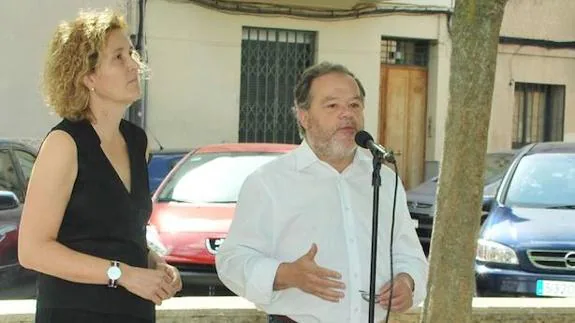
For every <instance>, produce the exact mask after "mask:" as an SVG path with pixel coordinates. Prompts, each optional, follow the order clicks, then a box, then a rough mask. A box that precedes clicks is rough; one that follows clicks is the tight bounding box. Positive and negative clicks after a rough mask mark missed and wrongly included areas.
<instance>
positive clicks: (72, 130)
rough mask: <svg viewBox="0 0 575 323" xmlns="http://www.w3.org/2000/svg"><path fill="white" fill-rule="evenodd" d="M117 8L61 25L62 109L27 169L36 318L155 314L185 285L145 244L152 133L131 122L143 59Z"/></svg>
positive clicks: (57, 56) (23, 244)
mask: <svg viewBox="0 0 575 323" xmlns="http://www.w3.org/2000/svg"><path fill="white" fill-rule="evenodd" d="M126 32H127V26H126V23H125V22H124V20H123V18H122V17H121V16H119V15H118V14H116V13H114V12H112V11H109V10H105V11H91V12H84V13H81V14H80V15H79V16H78V18H76V19H75V20H74V21H71V22H64V23H62V24H60V25H59V26H58V28H57V31H56V33H55V34H54V37H53V39H52V41H51V43H50V48H49V52H48V57H47V61H46V65H45V71H44V80H43V86H44V95H45V98H46V101H47V103H48V105H49V106H51V107H52V108H53V109H54V111H55V112H56V113H57V114H58V115H59V116H60V117H61V118H62V121H61V122H60V123H59V124H58V125H56V126H55V127H54V128H53V129H52V130H51V131H50V132H49V133H48V135H47V136H46V138H45V140H44V142H43V143H42V146H41V148H40V151H39V154H38V158H37V160H36V163H35V165H34V169H33V171H32V176H31V178H30V182H29V187H28V192H27V198H26V203H25V205H24V210H23V214H22V220H21V226H20V234H19V235H20V236H19V251H18V252H19V258H20V263H21V264H22V265H23V266H24V267H26V268H30V269H33V270H35V271H37V272H39V277H38V295H37V311H36V322H38V323H43V322H82V323H89V322H109V323H113V322H122V323H125V322H155V304H160V303H161V302H162V300H165V299H167V298H170V297H172V296H173V295H174V294H175V293H176V292H177V291H178V290H180V289H181V279H180V276H179V273H178V271H177V270H176V269H175V268H174V267H172V266H169V265H167V264H166V263H165V262H164V261H163V260H162V259H161V257H159V256H158V255H157V254H155V253H154V252H152V251H149V250H148V248H147V244H146V224H147V222H148V219H149V216H150V212H151V201H150V198H149V189H148V173H147V167H146V166H147V165H146V159H147V151H148V150H147V139H146V135H145V132H144V131H143V130H142V129H140V128H139V127H137V126H135V125H133V124H131V123H129V122H127V121H125V120H123V119H122V116H123V115H124V113H125V109H126V107H127V106H129V105H130V104H131V103H133V102H134V101H135V100H137V99H138V98H139V97H140V85H139V77H140V73H141V72H142V71H143V69H144V68H145V66H144V65H143V64H142V63H141V62H140V61H139V59H138V57H137V55H136V53H135V52H134V50H133V49H132V46H131V43H130V41H129V38H128V37H127V36H126Z"/></svg>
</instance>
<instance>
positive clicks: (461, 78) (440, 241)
mask: <svg viewBox="0 0 575 323" xmlns="http://www.w3.org/2000/svg"><path fill="white" fill-rule="evenodd" d="M506 2H507V0H456V2H455V9H454V14H453V17H452V18H453V20H452V23H453V24H452V30H451V39H452V52H451V75H450V79H449V92H450V99H449V107H448V115H447V120H446V125H445V141H444V147H443V158H442V162H441V170H440V176H439V188H438V194H437V203H436V211H435V212H436V213H435V224H434V227H433V234H432V239H431V251H430V268H429V283H428V286H427V298H426V300H425V308H424V311H423V315H422V318H421V322H422V323H445V322H457V323H466V322H471V310H472V308H471V305H472V300H473V295H474V291H475V272H474V259H475V252H476V248H477V236H478V231H479V223H480V214H481V201H482V196H483V178H484V165H485V154H486V150H487V138H488V129H489V118H490V115H491V100H492V96H493V84H494V79H495V66H496V61H497V48H498V43H499V31H500V28H501V21H502V19H503V12H504V9H505V4H506Z"/></svg>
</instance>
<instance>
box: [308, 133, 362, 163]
mask: <svg viewBox="0 0 575 323" xmlns="http://www.w3.org/2000/svg"><path fill="white" fill-rule="evenodd" d="M308 143H309V145H310V146H311V147H313V148H314V150H315V151H316V153H317V154H318V155H320V156H321V157H323V158H325V159H328V160H337V159H343V158H348V157H352V156H353V155H354V154H355V152H356V150H357V146H355V145H353V147H352V148H349V149H348V148H345V147H343V145H340V144H338V143H337V142H334V141H330V142H327V143H322V144H318V143H316V142H313V141H310V140H309V138H308Z"/></svg>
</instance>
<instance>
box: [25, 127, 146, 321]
mask: <svg viewBox="0 0 575 323" xmlns="http://www.w3.org/2000/svg"><path fill="white" fill-rule="evenodd" d="M52 130H62V131H65V132H66V133H68V134H69V135H70V136H71V137H72V138H73V139H74V141H75V143H76V147H77V151H78V174H77V178H76V181H75V182H74V187H73V189H72V193H71V196H70V200H69V202H68V205H67V207H66V210H65V213H64V218H63V220H62V224H61V227H60V230H59V232H58V238H57V240H58V241H59V242H60V243H62V244H63V245H65V246H67V247H69V248H71V249H73V250H76V251H78V252H82V253H85V254H89V255H93V256H96V257H100V258H104V259H108V260H118V261H120V262H123V263H126V264H128V265H131V266H137V267H143V268H146V267H148V249H147V244H146V224H147V223H148V220H149V217H150V213H151V208H152V203H151V199H150V192H149V188H148V170H147V164H146V159H145V154H146V147H147V139H146V135H145V132H144V131H143V130H142V129H141V128H139V127H137V126H136V125H134V124H132V123H130V122H128V121H125V120H122V121H121V123H120V131H121V133H122V135H123V136H124V139H125V141H126V145H127V147H128V153H129V157H130V174H131V191H130V192H129V191H128V190H127V189H126V187H125V186H124V184H123V182H122V180H121V179H120V177H119V176H118V174H117V173H116V171H115V169H114V168H113V166H112V164H111V163H110V161H109V160H108V158H107V157H106V155H105V154H104V152H103V151H102V149H101V148H100V139H99V137H98V135H97V133H96V131H95V130H94V128H93V127H92V125H91V124H90V123H89V122H88V121H78V122H72V121H69V120H66V119H64V120H63V121H62V122H60V123H59V124H58V125H56V126H55V127H54V128H53V129H52ZM102 274H103V275H105V273H102ZM37 287H38V291H37V305H36V322H37V323H48V322H50V323H53V322H58V323H60V322H64V323H68V322H70V323H72V322H81V323H91V322H107V323H114V322H118V323H119V322H122V323H126V322H134V323H135V322H155V305H154V303H153V302H151V301H148V300H145V299H143V298H141V297H139V296H136V295H134V294H132V293H130V292H128V291H127V290H126V289H124V288H123V287H121V286H118V288H109V287H107V286H106V285H93V284H80V283H74V282H70V281H66V280H63V279H59V278H56V277H53V276H50V275H46V274H39V275H38V285H37Z"/></svg>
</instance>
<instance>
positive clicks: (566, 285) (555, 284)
mask: <svg viewBox="0 0 575 323" xmlns="http://www.w3.org/2000/svg"><path fill="white" fill-rule="evenodd" d="M535 294H537V295H538V296H555V297H575V282H564V281H557V280H538V281H537V289H536V290H535Z"/></svg>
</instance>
